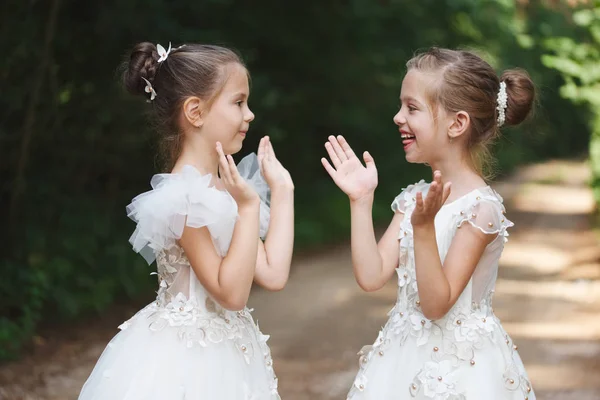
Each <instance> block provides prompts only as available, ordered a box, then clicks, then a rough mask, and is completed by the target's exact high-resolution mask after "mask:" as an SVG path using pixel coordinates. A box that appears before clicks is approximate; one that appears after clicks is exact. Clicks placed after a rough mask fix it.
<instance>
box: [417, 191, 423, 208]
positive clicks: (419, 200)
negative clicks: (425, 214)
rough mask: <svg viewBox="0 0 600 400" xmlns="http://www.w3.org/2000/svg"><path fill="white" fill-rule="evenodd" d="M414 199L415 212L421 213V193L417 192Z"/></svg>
mask: <svg viewBox="0 0 600 400" xmlns="http://www.w3.org/2000/svg"><path fill="white" fill-rule="evenodd" d="M415 197H416V201H415V203H416V206H415V207H416V209H417V210H419V211H421V210H422V209H423V206H424V204H423V193H421V192H417V195H416V196H415Z"/></svg>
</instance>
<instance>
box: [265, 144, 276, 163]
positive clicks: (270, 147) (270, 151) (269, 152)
mask: <svg viewBox="0 0 600 400" xmlns="http://www.w3.org/2000/svg"><path fill="white" fill-rule="evenodd" d="M267 157H268V158H269V161H273V160H275V159H276V158H277V157H275V150H274V149H273V143H271V141H270V140H269V141H268V142H267Z"/></svg>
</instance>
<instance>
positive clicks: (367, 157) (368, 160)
mask: <svg viewBox="0 0 600 400" xmlns="http://www.w3.org/2000/svg"><path fill="white" fill-rule="evenodd" d="M363 160H365V165H366V166H367V169H372V168H373V169H377V168H376V167H375V160H374V159H373V156H372V155H371V154H370V153H369V152H368V151H365V152H364V153H363Z"/></svg>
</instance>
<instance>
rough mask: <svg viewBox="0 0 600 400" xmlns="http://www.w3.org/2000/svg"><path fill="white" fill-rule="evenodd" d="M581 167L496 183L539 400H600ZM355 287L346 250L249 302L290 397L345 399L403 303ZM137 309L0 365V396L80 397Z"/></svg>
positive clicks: (598, 267) (592, 265) (506, 290)
mask: <svg viewBox="0 0 600 400" xmlns="http://www.w3.org/2000/svg"><path fill="white" fill-rule="evenodd" d="M588 174H589V172H588V169H587V168H586V167H585V166H584V165H583V164H581V163H567V162H554V163H546V164H540V165H536V166H533V167H529V168H524V169H522V170H521V171H519V173H517V174H516V175H515V176H514V177H513V178H511V179H510V180H508V181H506V182H504V183H502V184H499V185H495V187H496V189H497V190H498V191H499V192H500V193H501V194H502V195H503V196H504V197H505V200H506V203H507V208H508V210H509V217H510V218H511V220H513V221H514V222H515V223H516V227H515V229H514V230H512V232H511V236H510V240H509V242H508V244H507V248H506V250H505V254H504V255H503V258H502V268H501V270H500V277H499V280H498V285H497V291H496V297H495V301H494V304H495V306H494V310H495V312H496V314H497V315H498V316H499V317H500V318H501V319H502V321H503V323H504V327H505V328H506V329H507V330H508V331H509V333H510V334H511V336H512V337H513V339H514V340H515V342H516V343H517V344H518V345H519V351H520V353H521V356H522V357H523V360H524V362H525V364H526V367H527V370H528V373H529V375H530V378H531V380H532V382H533V384H534V387H535V389H536V392H537V395H538V399H539V400H554V399H556V400H570V399H577V400H591V399H600V245H599V244H600V241H599V238H598V234H597V232H594V231H593V230H592V229H591V221H590V220H591V218H590V213H591V211H592V208H593V201H592V197H591V192H590V190H589V189H587V188H586V186H585V182H586V180H587V179H588ZM395 295H396V288H395V283H394V282H391V283H390V284H389V285H387V286H386V287H385V288H384V289H382V290H380V291H379V292H376V293H371V294H368V293H363V292H361V291H360V289H359V288H358V286H357V285H356V283H355V281H354V278H353V276H352V271H351V268H350V253H349V249H348V248H347V247H346V246H343V247H340V248H338V249H333V250H329V251H327V252H324V253H322V254H318V255H313V256H311V257H304V258H303V259H301V260H298V261H296V262H295V265H294V273H293V276H292V278H291V280H290V283H289V285H288V287H287V288H286V289H285V290H284V291H282V292H279V293H266V292H262V291H255V293H253V295H252V298H251V301H250V305H251V306H252V307H254V308H255V309H256V311H255V312H254V316H255V318H257V319H258V321H259V323H260V326H261V329H262V330H263V331H264V332H266V333H268V334H270V335H271V337H272V338H271V340H270V341H269V343H270V345H271V349H272V352H273V357H274V359H275V368H276V372H277V374H278V376H279V381H280V393H281V396H282V398H283V399H284V400H338V399H344V398H345V397H344V396H345V394H346V392H347V389H348V388H349V386H350V385H351V382H352V379H353V377H354V374H355V372H356V370H357V366H358V365H357V357H356V352H357V351H358V350H359V349H360V348H361V347H362V345H364V344H369V343H370V342H372V341H373V340H374V339H375V337H376V334H377V331H378V329H379V328H380V327H381V326H382V325H383V323H384V322H385V318H386V312H387V311H388V310H389V309H390V308H391V307H392V305H393V303H394V301H395ZM134 310H135V306H131V305H129V306H128V307H124V308H119V309H117V311H115V313H113V314H111V315H107V316H106V317H103V318H102V319H99V320H97V321H94V322H93V323H86V324H85V325H84V326H80V327H75V328H72V329H69V331H68V332H67V331H66V330H63V331H62V333H61V334H60V337H55V338H50V339H47V340H46V343H45V344H43V343H42V342H43V341H41V340H40V345H39V346H38V347H39V348H40V349H39V350H38V351H36V354H33V355H31V356H28V357H26V358H25V359H23V360H21V361H19V362H17V363H12V364H8V365H4V366H2V367H0V399H7V400H8V399H10V400H13V399H15V400H16V399H24V400H25V399H27V400H70V399H76V398H77V393H78V391H79V389H80V388H81V385H82V384H83V382H84V381H85V379H86V377H87V375H88V374H89V372H90V371H91V368H92V367H93V365H94V363H95V361H96V359H97V357H98V356H99V354H100V352H101V351H102V349H103V348H104V346H105V345H106V342H107V341H108V339H109V338H110V337H111V336H112V335H113V334H114V333H115V328H114V327H116V326H117V325H118V323H119V322H120V320H121V319H123V318H125V316H127V315H129V314H131V313H132V312H133V311H134Z"/></svg>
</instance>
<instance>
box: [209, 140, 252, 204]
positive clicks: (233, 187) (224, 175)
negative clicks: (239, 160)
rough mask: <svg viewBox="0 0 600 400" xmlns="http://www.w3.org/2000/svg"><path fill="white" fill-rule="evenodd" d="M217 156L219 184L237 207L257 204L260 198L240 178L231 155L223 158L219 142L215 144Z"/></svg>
mask: <svg viewBox="0 0 600 400" xmlns="http://www.w3.org/2000/svg"><path fill="white" fill-rule="evenodd" d="M217 154H218V155H219V175H220V176H221V182H223V185H224V186H225V189H226V190H227V192H229V194H230V195H231V197H233V199H234V200H235V202H236V203H237V205H238V207H244V206H247V205H252V204H259V202H260V198H259V197H258V194H257V193H256V191H255V190H254V189H253V188H252V186H250V185H249V184H248V183H247V182H246V180H245V179H244V178H242V177H241V176H240V173H239V172H238V169H237V167H236V166H235V162H234V161H233V157H231V155H227V156H225V154H224V153H223V146H222V145H221V143H220V142H217Z"/></svg>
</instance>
